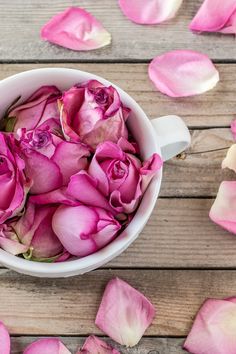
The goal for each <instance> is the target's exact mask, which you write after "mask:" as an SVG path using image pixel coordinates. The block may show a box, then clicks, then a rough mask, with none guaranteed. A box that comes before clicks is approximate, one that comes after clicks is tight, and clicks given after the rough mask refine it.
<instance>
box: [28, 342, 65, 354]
mask: <svg viewBox="0 0 236 354" xmlns="http://www.w3.org/2000/svg"><path fill="white" fill-rule="evenodd" d="M23 354H71V352H70V351H69V350H68V349H67V348H66V347H65V346H64V344H63V343H62V342H61V341H60V340H59V339H57V338H44V339H39V340H37V341H35V342H34V343H32V344H30V345H29V346H28V347H27V348H26V349H25V350H24V353H23Z"/></svg>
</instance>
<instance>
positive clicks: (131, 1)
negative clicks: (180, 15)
mask: <svg viewBox="0 0 236 354" xmlns="http://www.w3.org/2000/svg"><path fill="white" fill-rule="evenodd" d="M182 2H183V0H165V1H163V0H149V1H147V0H119V5H120V8H121V10H122V12H123V14H124V15H125V16H127V17H128V18H129V19H130V20H131V21H133V22H136V23H140V24H143V25H153V24H157V23H161V22H164V21H166V20H169V19H171V18H173V17H174V16H175V15H176V13H177V11H178V10H179V8H180V6H181V4H182Z"/></svg>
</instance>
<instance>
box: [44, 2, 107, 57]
mask: <svg viewBox="0 0 236 354" xmlns="http://www.w3.org/2000/svg"><path fill="white" fill-rule="evenodd" d="M41 38H42V39H44V40H46V41H49V42H51V43H55V44H58V45H60V46H62V47H65V48H69V49H73V50H92V49H97V48H101V47H104V46H106V45H108V44H110V42H111V35H110V33H108V32H107V31H106V30H105V28H104V27H103V26H102V24H101V22H99V21H98V20H97V19H96V18H95V17H94V16H93V15H91V14H90V13H89V12H87V11H85V10H84V9H81V8H79V7H69V8H68V9H66V10H65V11H63V12H60V13H59V14H57V15H55V16H54V17H52V18H51V20H50V21H49V22H48V23H46V25H44V26H43V28H42V30H41Z"/></svg>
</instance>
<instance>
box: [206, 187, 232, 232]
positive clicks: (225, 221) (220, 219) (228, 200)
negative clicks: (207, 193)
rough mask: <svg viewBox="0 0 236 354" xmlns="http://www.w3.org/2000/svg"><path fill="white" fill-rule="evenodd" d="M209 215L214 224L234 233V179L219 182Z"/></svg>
mask: <svg viewBox="0 0 236 354" xmlns="http://www.w3.org/2000/svg"><path fill="white" fill-rule="evenodd" d="M209 216H210V218H211V220H212V221H214V222H215V223H216V224H218V225H220V226H221V227H223V228H224V229H226V230H228V231H229V232H232V233H234V234H236V181H224V182H222V183H221V185H220V188H219V191H218V194H217V197H216V200H215V201H214V204H213V205H212V207H211V210H210V213H209Z"/></svg>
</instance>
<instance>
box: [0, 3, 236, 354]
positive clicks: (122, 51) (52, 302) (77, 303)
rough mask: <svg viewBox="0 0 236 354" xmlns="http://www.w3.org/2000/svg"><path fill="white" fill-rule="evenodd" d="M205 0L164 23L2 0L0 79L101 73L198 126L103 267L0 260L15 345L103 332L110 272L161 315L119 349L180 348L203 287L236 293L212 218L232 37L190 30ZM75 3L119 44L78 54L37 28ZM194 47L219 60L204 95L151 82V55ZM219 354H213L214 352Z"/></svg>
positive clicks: (4, 315)
mask: <svg viewBox="0 0 236 354" xmlns="http://www.w3.org/2000/svg"><path fill="white" fill-rule="evenodd" d="M200 3H201V1H200V0H186V1H184V4H183V6H182V9H181V10H180V12H179V14H178V16H177V17H176V18H175V19H174V20H172V21H171V22H169V23H166V24H163V25H160V26H146V27H145V26H138V25H135V24H133V23H131V22H130V21H128V19H126V18H124V17H123V15H122V14H121V12H120V11H119V8H118V6H117V1H116V0H96V1H92V0H80V1H66V2H65V1H62V0H54V1H49V0H40V1H33V0H24V1H22V0H11V1H4V0H0V19H1V21H0V33H1V36H0V61H1V65H0V78H1V79H2V78H5V77H7V76H9V75H12V74H14V73H17V72H20V71H24V70H28V69H32V68H38V67H48V66H60V67H61V66H63V67H70V68H78V69H82V70H86V71H90V72H93V73H96V74H98V75H101V76H103V77H105V78H107V79H108V80H111V81H112V82H114V83H116V84H117V85H119V86H120V87H122V88H123V89H124V90H126V91H127V92H128V93H129V94H130V95H131V96H133V97H134V99H136V100H137V102H138V103H139V104H140V105H141V107H142V108H143V109H144V110H145V111H146V113H147V115H148V116H149V117H150V118H151V119H152V118H155V117H157V116H162V115H166V114H178V115H180V116H181V117H182V118H183V119H184V120H185V122H186V123H187V124H188V126H189V128H190V129H191V133H192V146H191V148H190V149H189V151H187V152H186V155H185V156H183V158H182V159H180V158H173V159H172V160H171V161H169V162H167V163H166V164H165V169H164V182H163V185H162V190H161V198H160V199H159V201H158V203H157V206H156V208H155V210H154V212H153V215H152V217H151V219H150V220H149V222H148V225H147V226H146V228H145V229H144V231H143V232H142V234H141V235H140V237H139V238H138V240H137V241H136V242H134V243H133V245H132V246H131V247H129V249H128V250H127V251H126V252H124V253H123V254H122V255H121V256H120V257H117V258H116V259H114V260H113V261H112V262H110V263H109V264H107V265H106V266H105V267H104V268H102V269H99V270H96V271H94V272H92V273H89V274H86V275H83V276H78V277H74V278H69V279H55V280H47V279H37V278H32V277H28V276H23V275H19V274H17V273H14V272H12V271H9V270H7V269H4V268H1V269H0V319H2V320H3V321H4V322H5V323H6V325H7V326H8V327H9V329H10V331H11V333H12V335H13V351H12V353H13V354H16V353H17V354H19V353H21V351H22V348H23V347H24V345H25V344H26V343H28V342H31V341H32V340H33V338H32V337H34V336H35V337H36V336H37V337H38V336H45V335H46V336H48V335H56V336H62V338H63V341H64V342H65V343H66V344H68V347H69V348H70V349H71V350H75V348H76V347H77V345H78V344H81V343H82V342H83V337H85V336H87V335H88V334H89V333H95V334H99V335H101V332H100V331H99V330H98V329H97V328H96V326H95V325H94V318H95V314H96V311H97V308H98V305H99V303H100V300H101V295H102V292H103V289H104V286H105V284H106V283H107V281H108V280H109V279H110V278H111V277H113V276H119V277H121V278H123V279H125V280H127V281H128V282H129V283H130V284H132V285H133V286H135V287H137V288H138V289H140V290H141V291H143V292H144V294H146V295H147V296H148V297H149V298H150V299H151V300H152V302H153V303H154V305H155V307H156V309H157V316H156V318H155V321H154V323H153V325H152V326H151V327H150V328H149V329H148V331H147V332H146V335H145V337H144V338H143V339H142V341H141V342H140V345H139V346H138V347H137V348H135V349H130V350H129V349H122V353H123V354H128V353H130V354H131V353H132V354H138V353H139V354H179V353H183V352H184V351H182V349H181V345H182V343H183V339H184V337H185V336H186V335H187V333H188V331H189V329H190V326H191V324H192V320H193V318H194V316H195V314H196V311H197V310H198V308H199V306H200V304H201V303H202V302H203V300H204V299H205V298H207V297H216V298H223V297H227V296H232V295H235V294H236V238H235V236H234V235H231V234H229V233H227V232H225V231H223V230H222V229H220V228H219V227H217V226H216V225H214V224H213V223H211V222H210V220H209V218H208V212H209V208H210V206H211V204H212V202H213V199H214V197H215V195H216V192H217V189H218V186H219V183H220V181H221V180H222V179H225V178H232V174H229V173H226V172H222V171H221V168H220V166H221V161H222V159H223V157H224V156H225V152H226V150H219V149H224V148H227V147H228V146H230V145H231V144H232V136H231V133H230V130H229V125H230V122H231V120H232V119H233V118H234V116H235V113H236V64H235V63H236V46H235V38H234V36H231V35H230V36H224V35H217V34H212V35H201V36H200V35H193V34H192V33H191V32H190V31H188V23H189V22H190V20H191V18H192V17H193V15H194V14H195V13H196V11H197V9H198V7H199V5H200ZM67 5H68V6H69V5H80V6H81V7H85V8H86V9H87V10H89V11H91V12H92V13H93V14H94V15H95V16H97V18H99V19H100V20H101V21H102V22H103V24H104V26H105V27H106V28H107V29H108V30H109V31H110V32H111V33H112V36H113V42H112V45H111V46H109V47H106V48H104V49H101V50H97V51H92V52H85V53H78V52H73V51H69V50H65V49H63V48H59V47H57V46H53V45H50V44H49V43H46V42H42V41H41V40H40V38H39V30H40V28H41V26H42V25H43V24H44V23H45V22H46V21H47V20H48V19H49V18H50V17H51V16H52V15H53V14H55V13H57V12H58V11H60V10H63V9H64V8H65V7H66V6H67ZM177 48H188V49H196V50H199V51H202V52H204V53H206V54H208V55H209V56H210V57H211V58H212V59H214V61H215V63H216V64H217V68H218V70H219V72H220V77H221V81H220V83H219V84H218V85H217V87H216V88H215V89H214V90H212V91H210V92H208V93H207V94H203V95H200V96H196V97H193V98H185V99H170V98H168V97H166V96H163V95H162V94H160V93H158V92H156V91H155V90H154V88H153V86H152V84H151V83H150V82H149V79H148V76H147V66H148V62H149V61H150V59H151V58H153V57H154V56H155V55H157V54H158V53H162V52H164V51H166V50H171V49H177ZM212 354H213V353H212Z"/></svg>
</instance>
